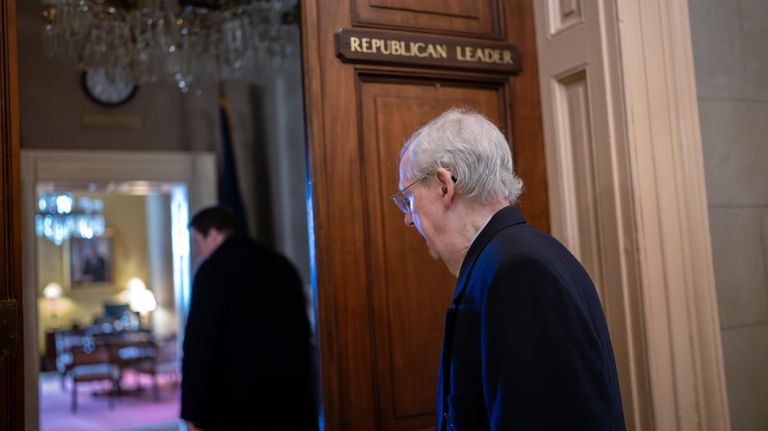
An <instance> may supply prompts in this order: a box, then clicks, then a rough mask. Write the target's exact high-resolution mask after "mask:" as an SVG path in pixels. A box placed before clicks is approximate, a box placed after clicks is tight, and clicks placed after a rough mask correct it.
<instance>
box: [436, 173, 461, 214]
mask: <svg viewBox="0 0 768 431" xmlns="http://www.w3.org/2000/svg"><path fill="white" fill-rule="evenodd" d="M435 178H436V179H437V183H438V185H439V186H440V197H441V198H442V200H443V205H444V206H445V207H446V208H448V207H449V206H451V202H453V198H454V197H455V196H456V184H455V183H454V180H453V176H452V175H451V171H449V170H448V169H445V168H437V170H436V171H435Z"/></svg>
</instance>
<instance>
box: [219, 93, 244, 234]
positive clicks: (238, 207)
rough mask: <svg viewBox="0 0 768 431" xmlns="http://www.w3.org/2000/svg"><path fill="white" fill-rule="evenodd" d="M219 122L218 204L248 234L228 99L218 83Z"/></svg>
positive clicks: (242, 231)
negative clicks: (236, 164)
mask: <svg viewBox="0 0 768 431" xmlns="http://www.w3.org/2000/svg"><path fill="white" fill-rule="evenodd" d="M219 124H220V126H221V153H220V158H221V164H220V169H219V184H218V189H219V190H218V191H219V205H220V206H223V207H226V208H227V209H229V210H230V211H231V212H232V214H233V215H234V216H235V219H236V220H237V224H238V226H237V227H238V230H239V231H240V232H241V233H243V234H246V235H247V234H248V223H247V222H246V220H247V217H246V214H245V206H244V205H243V199H242V197H241V195H240V184H239V183H238V179H237V167H236V166H235V152H234V149H233V148H232V131H231V121H230V117H229V101H228V100H227V96H226V94H225V92H224V85H223V84H222V83H219Z"/></svg>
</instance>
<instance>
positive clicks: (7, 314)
mask: <svg viewBox="0 0 768 431" xmlns="http://www.w3.org/2000/svg"><path fill="white" fill-rule="evenodd" d="M18 310H19V306H18V301H16V300H15V299H3V300H0V359H5V358H8V357H12V356H16V355H17V354H18V346H19V328H18V324H17V322H18V318H19V315H18Z"/></svg>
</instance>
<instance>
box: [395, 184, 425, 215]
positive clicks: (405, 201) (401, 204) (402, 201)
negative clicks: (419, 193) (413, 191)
mask: <svg viewBox="0 0 768 431" xmlns="http://www.w3.org/2000/svg"><path fill="white" fill-rule="evenodd" d="M425 178H427V176H423V177H421V178H419V179H418V180H416V181H414V182H412V183H411V184H409V185H408V187H406V188H404V189H402V190H400V191H399V192H397V193H395V194H393V195H392V200H393V201H395V205H397V207H398V208H400V211H402V212H403V214H410V213H411V212H413V199H412V196H408V195H406V194H405V192H407V191H408V190H409V189H410V188H411V187H413V186H415V185H416V184H418V183H420V182H422V181H424V179H425Z"/></svg>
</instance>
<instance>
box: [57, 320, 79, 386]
mask: <svg viewBox="0 0 768 431" xmlns="http://www.w3.org/2000/svg"><path fill="white" fill-rule="evenodd" d="M84 340H85V333H84V332H83V331H56V332H55V333H54V344H55V346H56V370H57V371H58V372H59V374H60V375H61V390H62V391H64V390H66V383H65V382H66V378H67V375H68V374H69V370H70V369H72V349H74V348H81V347H83V343H84Z"/></svg>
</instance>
